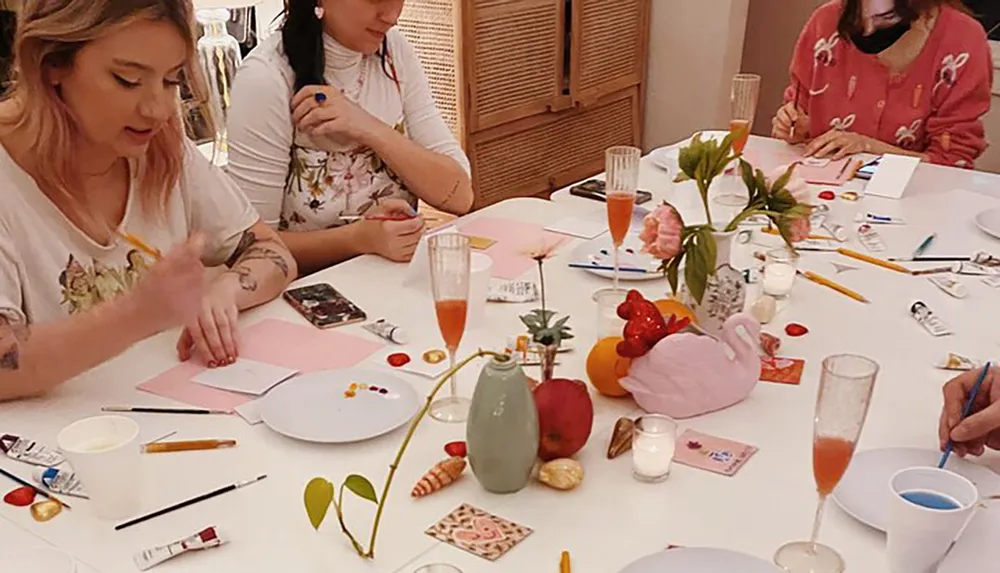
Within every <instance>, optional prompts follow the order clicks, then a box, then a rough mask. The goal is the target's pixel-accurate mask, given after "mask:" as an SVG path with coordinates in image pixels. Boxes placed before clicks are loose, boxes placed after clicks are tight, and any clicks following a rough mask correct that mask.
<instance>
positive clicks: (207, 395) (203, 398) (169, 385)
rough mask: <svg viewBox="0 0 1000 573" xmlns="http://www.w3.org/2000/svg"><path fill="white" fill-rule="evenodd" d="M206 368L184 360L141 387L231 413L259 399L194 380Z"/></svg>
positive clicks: (197, 405)
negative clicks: (238, 407)
mask: <svg viewBox="0 0 1000 573" xmlns="http://www.w3.org/2000/svg"><path fill="white" fill-rule="evenodd" d="M204 370H205V368H204V367H203V366H201V365H199V364H197V363H195V362H184V363H182V364H178V365H177V366H174V367H173V368H171V369H170V370H167V371H166V372H164V373H162V374H160V375H158V376H155V377H153V378H150V379H149V380H147V381H145V382H143V383H142V384H139V386H138V388H139V390H142V391H144V392H149V393H150V394H156V395H157V396H162V397H164V398H170V399H171V400H177V401H178V402H183V403H184V404H188V405H190V406H195V407H197V408H208V409H210V410H223V411H226V412H230V413H232V411H233V409H234V408H236V407H237V406H242V405H243V404H246V403H247V402H249V401H251V400H254V399H256V398H257V397H256V396H250V395H248V394H237V393H235V392H227V391H225V390H218V389H216V388H212V387H210V386H205V385H204V384H198V383H197V382H192V381H191V379H192V378H194V377H195V376H197V375H198V373H200V372H202V371H204Z"/></svg>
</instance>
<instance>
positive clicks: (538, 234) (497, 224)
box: [458, 217, 569, 280]
mask: <svg viewBox="0 0 1000 573" xmlns="http://www.w3.org/2000/svg"><path fill="white" fill-rule="evenodd" d="M458 230H459V232H460V233H462V234H463V235H471V236H475V237H485V238H488V239H493V240H494V241H496V243H495V244H493V245H492V246H490V247H489V248H488V249H486V250H485V251H483V252H485V253H486V254H487V255H489V256H490V258H491V259H493V277H494V278H498V279H504V280H513V279H516V278H520V277H521V275H523V274H524V273H525V272H527V271H528V270H529V269H531V268H532V267H534V266H535V261H534V260H532V259H531V257H530V256H528V255H527V254H526V252H527V251H530V250H534V249H539V248H542V247H545V246H552V247H553V248H558V247H560V246H562V244H563V243H565V242H566V241H568V240H569V237H566V236H564V235H559V234H557V233H552V232H550V231H546V230H545V229H544V228H543V227H542V226H541V225H535V224H534V223H525V222H523V221H517V220H514V219H504V218H500V217H477V218H475V219H473V220H472V221H469V222H468V223H462V224H460V225H459V226H458Z"/></svg>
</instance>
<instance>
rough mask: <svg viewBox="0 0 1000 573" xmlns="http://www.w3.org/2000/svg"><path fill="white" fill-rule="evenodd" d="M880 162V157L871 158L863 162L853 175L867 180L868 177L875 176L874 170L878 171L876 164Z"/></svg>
mask: <svg viewBox="0 0 1000 573" xmlns="http://www.w3.org/2000/svg"><path fill="white" fill-rule="evenodd" d="M881 162H882V158H881V157H876V158H875V159H872V160H871V161H869V162H868V163H865V164H864V165H862V166H861V167H860V168H859V169H858V172H857V174H856V175H855V177H857V178H858V179H864V180H865V181H868V180H869V179H871V178H872V177H874V176H875V172H876V171H878V166H879V164H880V163H881Z"/></svg>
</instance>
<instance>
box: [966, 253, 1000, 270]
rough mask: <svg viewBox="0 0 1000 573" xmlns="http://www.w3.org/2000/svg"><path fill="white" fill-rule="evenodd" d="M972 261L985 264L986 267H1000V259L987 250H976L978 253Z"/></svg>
mask: <svg viewBox="0 0 1000 573" xmlns="http://www.w3.org/2000/svg"><path fill="white" fill-rule="evenodd" d="M972 262H974V263H976V264H980V265H983V266H984V267H1000V259H998V258H996V257H994V256H993V255H991V254H989V253H987V252H986V251H978V252H976V254H975V255H973V256H972Z"/></svg>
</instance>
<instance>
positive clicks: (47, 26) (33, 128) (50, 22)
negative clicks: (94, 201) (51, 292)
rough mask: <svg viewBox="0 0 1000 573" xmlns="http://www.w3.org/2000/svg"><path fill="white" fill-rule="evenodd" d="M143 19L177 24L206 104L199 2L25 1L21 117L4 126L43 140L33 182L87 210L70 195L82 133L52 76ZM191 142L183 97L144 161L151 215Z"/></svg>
mask: <svg viewBox="0 0 1000 573" xmlns="http://www.w3.org/2000/svg"><path fill="white" fill-rule="evenodd" d="M141 19H149V20H157V21H166V22H170V23H172V24H174V25H176V26H177V30H178V32H179V33H180V34H181V36H182V37H183V38H184V40H185V42H186V43H187V45H188V61H187V65H186V66H185V69H184V81H185V83H186V84H187V87H188V89H189V90H190V91H191V93H192V95H194V96H195V97H196V99H198V100H199V101H201V102H204V101H205V100H206V97H205V93H206V90H205V88H204V78H203V76H202V74H201V71H200V68H199V67H198V63H197V61H196V59H195V57H196V56H195V54H196V50H195V41H196V40H195V31H194V27H193V26H194V24H193V23H194V20H193V6H192V3H191V0H25V2H24V4H23V6H22V7H21V11H20V15H19V16H18V22H17V32H16V37H15V40H14V57H15V59H14V76H13V78H14V79H13V85H12V87H11V90H10V92H9V93H8V95H7V99H12V100H14V101H16V102H17V105H16V108H17V111H16V113H15V114H14V115H13V116H12V117H8V118H3V119H2V120H0V127H2V128H4V129H10V130H12V131H15V132H19V133H21V134H26V136H30V137H33V138H34V139H35V142H36V143H35V146H34V148H35V150H36V151H37V153H36V155H35V158H34V164H33V169H32V171H34V172H33V173H32V176H33V177H34V178H35V180H36V181H37V182H38V183H39V185H40V186H41V187H43V188H47V189H50V190H52V191H54V192H57V193H61V194H62V198H63V199H65V200H67V201H68V202H69V203H71V204H74V205H79V202H78V201H76V200H75V199H74V198H73V196H72V195H71V194H70V193H69V191H68V190H69V188H70V182H71V180H72V179H71V177H72V174H73V167H72V157H73V145H74V130H75V129H76V127H75V122H74V120H73V117H72V115H71V113H70V111H69V109H68V108H67V107H66V105H65V104H64V103H63V101H62V99H61V98H60V97H59V95H58V94H57V92H56V89H55V87H54V86H53V85H52V84H51V82H50V81H49V80H48V78H47V75H48V71H49V70H51V69H52V68H55V67H59V66H67V65H70V64H72V62H73V58H74V57H75V55H76V53H77V52H78V51H79V50H80V48H81V47H83V46H84V45H85V44H87V43H88V42H90V41H93V40H95V39H97V38H100V37H103V36H105V35H107V34H109V33H112V32H114V31H116V30H118V29H121V28H122V27H124V26H127V25H129V24H131V23H133V22H135V21H137V20H141ZM184 137H186V134H185V131H184V122H183V119H182V116H181V106H180V98H179V97H178V102H177V113H176V114H175V115H174V116H172V117H171V119H170V120H169V121H168V123H167V125H166V126H164V127H163V128H162V129H161V130H160V131H159V132H158V133H157V134H156V135H155V136H154V137H153V139H152V141H151V142H150V144H149V148H148V149H147V151H146V155H145V157H143V159H142V161H141V163H140V165H141V168H140V172H139V177H140V180H139V183H140V186H139V189H140V193H141V199H142V204H143V207H144V208H145V209H147V210H151V211H152V212H154V213H162V212H163V210H164V208H165V205H166V203H167V201H168V199H169V198H170V194H171V192H172V191H173V189H174V188H175V186H176V184H177V182H178V180H179V179H180V176H181V171H182V168H183V162H184V145H183V143H184ZM80 214H81V215H82V216H85V217H87V216H88V215H87V213H84V212H81V213H80ZM88 218H89V217H88Z"/></svg>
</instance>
